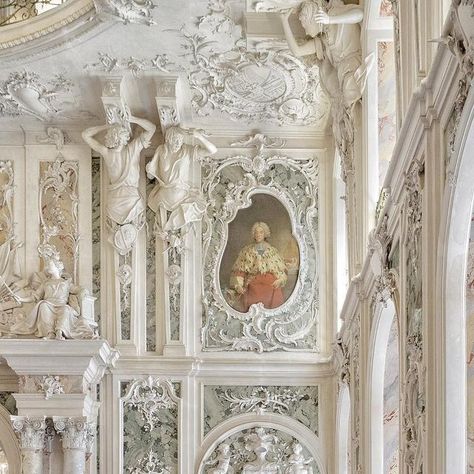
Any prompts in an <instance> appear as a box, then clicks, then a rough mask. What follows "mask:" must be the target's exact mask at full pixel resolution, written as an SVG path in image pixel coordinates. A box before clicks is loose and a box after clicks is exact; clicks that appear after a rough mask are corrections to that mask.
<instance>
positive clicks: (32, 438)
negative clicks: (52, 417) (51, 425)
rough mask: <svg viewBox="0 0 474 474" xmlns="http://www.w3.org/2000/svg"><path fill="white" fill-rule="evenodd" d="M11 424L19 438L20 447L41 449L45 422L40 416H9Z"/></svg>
mask: <svg viewBox="0 0 474 474" xmlns="http://www.w3.org/2000/svg"><path fill="white" fill-rule="evenodd" d="M10 418H11V421H12V426H13V429H14V431H15V432H16V433H17V435H18V437H19V439H20V446H21V448H22V449H31V450H36V451H42V450H43V447H44V435H45V430H46V422H45V418H44V416H42V417H27V416H11V417H10Z"/></svg>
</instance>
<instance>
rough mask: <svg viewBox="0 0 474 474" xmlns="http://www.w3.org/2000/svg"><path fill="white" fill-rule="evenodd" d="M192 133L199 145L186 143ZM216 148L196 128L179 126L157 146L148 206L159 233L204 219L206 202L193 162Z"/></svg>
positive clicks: (150, 170)
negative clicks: (193, 175)
mask: <svg viewBox="0 0 474 474" xmlns="http://www.w3.org/2000/svg"><path fill="white" fill-rule="evenodd" d="M189 136H192V137H194V138H195V139H196V140H197V141H198V142H199V144H196V145H189V144H187V143H185V139H186V138H187V137H189ZM216 151H217V148H216V147H215V146H214V145H213V144H212V143H211V142H210V141H209V140H207V139H206V138H205V137H204V136H203V135H202V134H201V133H200V132H199V131H197V130H187V129H185V128H182V127H179V126H173V127H169V128H168V129H167V130H166V133H165V143H164V144H163V145H160V146H159V147H158V148H157V149H156V152H155V154H154V156H153V159H152V160H151V161H150V162H149V163H148V164H147V166H146V172H147V175H148V177H149V178H150V179H153V178H154V179H156V181H157V184H156V185H155V187H154V189H153V190H152V191H151V193H150V196H149V198H148V206H150V208H151V209H152V210H153V212H155V214H156V223H157V226H158V229H159V231H160V232H163V233H164V234H167V233H168V232H170V231H171V232H172V231H176V230H179V229H181V228H183V227H185V226H186V225H188V224H190V223H192V222H196V221H198V220H200V219H201V217H202V215H203V213H204V211H205V203H204V202H203V199H202V196H201V194H200V192H199V190H198V189H197V188H196V186H195V185H194V184H193V183H192V180H191V179H192V170H193V162H195V161H199V159H200V158H201V157H203V156H209V155H213V154H214V153H215V152H216Z"/></svg>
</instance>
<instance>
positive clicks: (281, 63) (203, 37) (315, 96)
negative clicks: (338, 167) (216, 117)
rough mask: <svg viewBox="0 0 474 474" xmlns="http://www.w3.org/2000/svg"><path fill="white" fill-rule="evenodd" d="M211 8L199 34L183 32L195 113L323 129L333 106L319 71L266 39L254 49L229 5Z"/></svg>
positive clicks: (210, 5)
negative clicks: (233, 17) (320, 81)
mask: <svg viewBox="0 0 474 474" xmlns="http://www.w3.org/2000/svg"><path fill="white" fill-rule="evenodd" d="M216 4H217V5H219V6H220V7H221V8H217V6H216ZM209 9H210V13H209V14H208V15H205V16H203V17H200V18H199V22H198V30H199V32H198V33H194V34H190V33H189V32H187V31H183V32H182V35H183V39H184V43H183V48H184V50H185V51H186V54H185V57H186V58H187V59H188V62H189V68H190V70H189V72H188V81H189V86H190V87H191V90H192V93H193V99H192V106H193V109H194V112H195V113H196V114H197V115H198V116H202V117H206V116H209V115H212V114H213V113H215V111H220V112H223V113H225V114H228V115H230V116H231V117H232V118H233V119H234V120H238V121H244V122H259V121H266V122H271V123H276V124H279V125H284V124H286V125H320V126H323V125H324V123H325V121H326V118H327V114H328V112H329V102H328V100H327V99H326V97H325V95H324V94H323V92H322V90H321V87H320V85H319V73H318V68H317V67H316V66H315V65H311V64H308V63H305V62H304V61H303V60H301V59H298V58H296V57H295V56H294V55H292V54H291V53H290V52H289V51H288V49H287V48H286V46H282V45H281V44H279V43H277V42H268V41H262V42H260V43H257V44H255V45H253V47H252V50H249V49H248V48H247V45H246V42H245V41H244V37H243V36H242V34H241V30H240V26H239V25H237V24H236V23H234V20H233V19H232V17H231V16H230V15H231V11H230V8H229V7H228V5H227V3H226V2H225V1H214V2H213V1H211V2H209Z"/></svg>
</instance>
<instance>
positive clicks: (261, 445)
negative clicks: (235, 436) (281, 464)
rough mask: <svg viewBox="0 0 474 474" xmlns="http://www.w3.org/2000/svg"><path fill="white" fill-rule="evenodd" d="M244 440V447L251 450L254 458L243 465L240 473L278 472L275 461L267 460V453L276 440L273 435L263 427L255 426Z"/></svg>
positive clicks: (275, 473)
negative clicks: (252, 431)
mask: <svg viewBox="0 0 474 474" xmlns="http://www.w3.org/2000/svg"><path fill="white" fill-rule="evenodd" d="M245 441H246V445H245V447H246V449H248V450H249V451H253V453H254V454H255V456H256V459H255V460H254V461H252V462H249V463H246V464H245V465H244V467H243V469H242V474H277V473H278V472H279V468H278V465H277V464H276V463H274V462H270V461H267V454H268V453H269V451H270V449H271V446H272V444H273V443H274V442H275V441H276V439H275V436H273V435H271V434H268V433H267V432H266V431H265V429H264V428H256V429H255V432H254V433H251V434H250V435H248V436H247V437H246V439H245Z"/></svg>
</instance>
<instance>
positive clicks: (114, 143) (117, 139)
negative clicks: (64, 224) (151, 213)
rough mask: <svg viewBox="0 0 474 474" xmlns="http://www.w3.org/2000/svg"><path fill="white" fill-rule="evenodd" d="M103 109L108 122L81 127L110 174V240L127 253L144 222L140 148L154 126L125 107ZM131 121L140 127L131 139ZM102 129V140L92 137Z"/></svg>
mask: <svg viewBox="0 0 474 474" xmlns="http://www.w3.org/2000/svg"><path fill="white" fill-rule="evenodd" d="M106 113H107V115H108V122H109V123H108V124H107V125H100V126H98V127H91V128H88V129H87V130H84V132H83V133H82V137H83V139H84V141H85V142H86V143H87V144H88V145H89V146H90V147H91V148H92V149H93V150H95V151H96V152H97V153H99V154H100V155H101V156H102V158H103V159H104V164H105V167H106V169H107V173H108V176H109V185H108V189H107V207H106V212H107V223H108V226H109V229H110V234H111V235H110V241H111V243H112V245H113V246H114V248H115V249H116V250H117V252H118V253H119V254H120V255H127V254H128V253H129V252H130V250H131V249H132V248H133V247H134V245H135V241H136V239H137V236H138V232H139V230H140V229H141V228H142V227H143V225H144V223H145V200H144V198H143V196H142V194H141V192H140V190H139V179H140V152H141V150H143V149H144V148H148V146H149V145H150V140H151V138H152V136H153V134H154V133H155V130H156V127H155V125H154V124H153V123H151V122H150V121H148V120H146V119H141V118H136V117H134V116H133V115H131V114H130V111H129V110H128V108H126V109H125V110H118V108H117V107H109V108H108V109H107V110H106ZM130 123H136V124H137V125H139V126H140V127H142V128H143V131H142V132H141V133H140V134H139V135H138V136H137V137H136V138H133V139H132V138H131V131H130ZM103 131H106V134H105V139H104V144H102V143H100V142H99V141H97V139H96V138H94V137H95V135H97V134H98V133H100V132H103Z"/></svg>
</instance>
